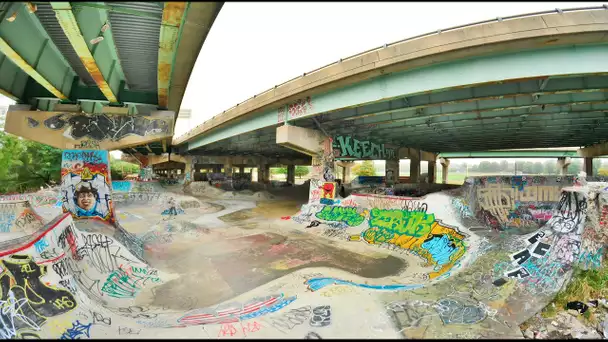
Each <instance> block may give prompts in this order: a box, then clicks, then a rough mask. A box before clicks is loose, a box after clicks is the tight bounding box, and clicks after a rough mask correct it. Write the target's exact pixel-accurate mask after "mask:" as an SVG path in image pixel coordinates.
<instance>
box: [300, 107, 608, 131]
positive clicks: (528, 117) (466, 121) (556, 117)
mask: <svg viewBox="0 0 608 342" xmlns="http://www.w3.org/2000/svg"><path fill="white" fill-rule="evenodd" d="M607 112H608V108H604V109H592V110H577V111H569V112H560V111H555V112H546V113H544V112H532V113H515V114H511V115H502V116H494V117H482V118H479V117H475V118H471V117H465V118H462V119H459V120H450V121H442V122H431V121H427V122H420V123H415V124H414V123H412V124H408V123H403V122H397V123H395V124H393V125H392V126H390V127H379V126H376V127H368V128H364V129H357V128H358V127H357V126H352V127H350V128H341V129H336V130H329V131H330V132H332V133H333V134H335V135H338V134H359V135H367V134H374V135H385V134H387V133H390V132H398V133H399V134H407V133H410V132H411V133H416V132H421V131H425V128H426V127H429V128H430V129H429V130H438V129H459V130H461V129H464V128H470V127H472V128H476V127H484V126H485V125H496V124H498V125H501V126H503V127H504V126H505V125H509V124H521V125H523V124H530V123H533V122H540V123H541V124H542V125H547V123H546V122H547V120H550V122H551V123H556V122H558V121H560V120H569V121H568V124H571V123H572V122H575V121H579V120H583V121H585V120H599V121H601V122H603V121H605V120H606V118H607V115H606V114H605V113H607ZM505 120H506V121H505ZM444 125H450V126H444ZM311 128H312V127H311Z"/></svg>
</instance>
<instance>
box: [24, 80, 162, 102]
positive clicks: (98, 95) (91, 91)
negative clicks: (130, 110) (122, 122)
mask: <svg viewBox="0 0 608 342" xmlns="http://www.w3.org/2000/svg"><path fill="white" fill-rule="evenodd" d="M37 98H42V99H46V98H55V96H53V95H52V94H51V93H50V92H49V91H48V90H46V89H45V88H44V87H42V86H40V85H38V84H30V85H29V86H28V87H27V88H26V93H25V94H24V97H23V98H22V101H23V103H32V101H35V99H37ZM68 98H69V100H70V101H71V102H77V101H98V102H104V103H107V102H108V100H107V99H106V97H105V96H104V95H103V93H102V92H101V90H99V88H98V87H87V86H83V85H79V84H78V77H75V78H74V85H72V88H71V92H70V95H69V96H68ZM117 98H118V102H120V103H132V104H143V105H150V106H157V101H158V94H157V93H156V92H143V91H133V90H128V89H125V88H124V85H121V87H120V90H119V92H118V96H117Z"/></svg>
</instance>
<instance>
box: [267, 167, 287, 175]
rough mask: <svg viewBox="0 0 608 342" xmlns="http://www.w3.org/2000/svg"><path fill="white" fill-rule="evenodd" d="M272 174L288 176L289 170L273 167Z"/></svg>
mask: <svg viewBox="0 0 608 342" xmlns="http://www.w3.org/2000/svg"><path fill="white" fill-rule="evenodd" d="M270 173H271V174H273V175H286V174H287V168H286V167H273V168H271V169H270Z"/></svg>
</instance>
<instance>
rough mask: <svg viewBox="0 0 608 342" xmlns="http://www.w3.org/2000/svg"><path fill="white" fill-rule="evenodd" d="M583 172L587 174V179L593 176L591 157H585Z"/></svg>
mask: <svg viewBox="0 0 608 342" xmlns="http://www.w3.org/2000/svg"><path fill="white" fill-rule="evenodd" d="M583 171H585V173H587V177H591V176H593V157H585V163H584V166H583Z"/></svg>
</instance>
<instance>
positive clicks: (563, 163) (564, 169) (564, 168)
mask: <svg viewBox="0 0 608 342" xmlns="http://www.w3.org/2000/svg"><path fill="white" fill-rule="evenodd" d="M571 161H572V160H571V159H570V157H559V158H557V172H558V173H559V174H560V175H562V176H564V175H566V174H567V173H568V165H570V162H571Z"/></svg>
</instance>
